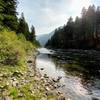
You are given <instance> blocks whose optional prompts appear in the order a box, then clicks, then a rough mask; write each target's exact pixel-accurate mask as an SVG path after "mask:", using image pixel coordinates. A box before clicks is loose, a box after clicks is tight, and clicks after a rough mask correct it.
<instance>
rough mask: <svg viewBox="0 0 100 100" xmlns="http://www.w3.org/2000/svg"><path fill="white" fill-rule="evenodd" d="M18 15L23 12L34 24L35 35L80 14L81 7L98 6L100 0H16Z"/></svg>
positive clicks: (52, 28)
mask: <svg viewBox="0 0 100 100" xmlns="http://www.w3.org/2000/svg"><path fill="white" fill-rule="evenodd" d="M18 2H19V3H18V7H17V12H18V14H19V15H18V16H20V15H21V13H22V12H23V13H24V16H25V19H26V21H27V22H28V24H29V27H31V26H32V25H34V26H35V30H36V35H40V34H47V33H50V32H52V31H53V30H54V29H55V28H57V27H59V26H63V25H64V24H66V23H67V20H68V18H69V17H70V16H72V17H73V18H75V17H76V16H81V10H82V8H83V7H86V8H88V6H89V5H92V4H94V5H95V6H100V0H18Z"/></svg>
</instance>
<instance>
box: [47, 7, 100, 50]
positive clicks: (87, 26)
mask: <svg viewBox="0 0 100 100" xmlns="http://www.w3.org/2000/svg"><path fill="white" fill-rule="evenodd" d="M81 14H82V15H81V18H79V17H78V16H77V17H76V19H75V21H73V18H72V17H70V18H69V19H68V22H67V24H66V25H64V26H63V27H60V28H58V29H56V30H55V33H54V35H53V36H52V37H51V39H50V40H49V41H48V42H47V44H46V47H52V48H63V49H67V48H76V49H92V48H96V49H100V7H99V6H98V7H97V8H96V7H95V6H94V5H92V6H89V7H88V9H85V8H83V9H82V13H81Z"/></svg>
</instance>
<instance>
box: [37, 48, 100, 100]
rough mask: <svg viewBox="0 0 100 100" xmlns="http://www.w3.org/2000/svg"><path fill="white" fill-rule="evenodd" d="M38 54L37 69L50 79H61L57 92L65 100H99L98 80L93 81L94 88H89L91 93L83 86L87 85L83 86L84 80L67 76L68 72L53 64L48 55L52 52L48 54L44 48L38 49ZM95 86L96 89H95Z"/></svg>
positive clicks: (48, 51) (99, 81)
mask: <svg viewBox="0 0 100 100" xmlns="http://www.w3.org/2000/svg"><path fill="white" fill-rule="evenodd" d="M39 52H40V54H39V55H38V56H37V59H36V66H37V68H38V69H39V70H40V72H41V74H42V75H44V74H47V75H48V76H49V77H52V78H57V77H59V76H60V77H62V79H61V80H60V84H61V85H62V86H61V87H60V88H59V90H60V91H62V92H63V93H64V94H65V96H66V100H68V99H67V98H70V100H100V87H99V86H100V80H99V79H96V80H95V83H93V84H95V86H94V85H93V87H92V86H91V89H90V90H91V91H89V89H88V87H89V86H85V85H87V84H88V83H87V84H84V83H85V80H84V79H82V78H80V77H78V76H75V75H74V76H73V75H71V74H69V72H68V71H67V70H65V69H64V68H62V67H60V65H56V64H55V62H54V60H53V58H52V57H50V54H53V52H50V50H48V49H45V48H42V49H39ZM41 68H44V70H41ZM82 80H83V82H82ZM91 84H92V83H91ZM96 86H98V87H97V88H96ZM89 88H90V87H89ZM93 98H98V99H93Z"/></svg>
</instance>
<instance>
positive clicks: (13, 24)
mask: <svg viewBox="0 0 100 100" xmlns="http://www.w3.org/2000/svg"><path fill="white" fill-rule="evenodd" d="M2 7H3V11H2V14H3V20H2V21H3V25H4V26H6V27H9V28H10V29H11V30H17V24H18V22H17V12H16V7H17V0H3V5H2Z"/></svg>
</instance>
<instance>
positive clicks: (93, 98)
mask: <svg viewBox="0 0 100 100" xmlns="http://www.w3.org/2000/svg"><path fill="white" fill-rule="evenodd" d="M92 100H100V99H98V98H96V97H92Z"/></svg>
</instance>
